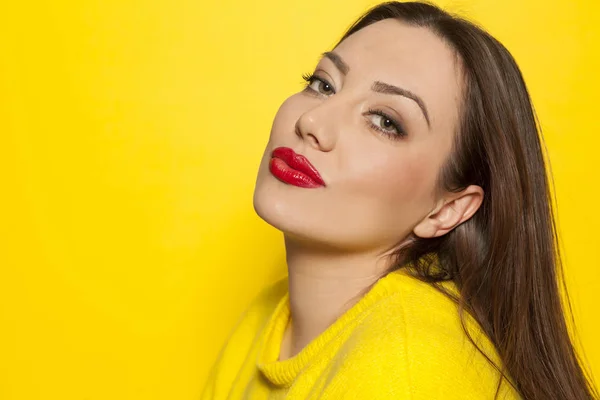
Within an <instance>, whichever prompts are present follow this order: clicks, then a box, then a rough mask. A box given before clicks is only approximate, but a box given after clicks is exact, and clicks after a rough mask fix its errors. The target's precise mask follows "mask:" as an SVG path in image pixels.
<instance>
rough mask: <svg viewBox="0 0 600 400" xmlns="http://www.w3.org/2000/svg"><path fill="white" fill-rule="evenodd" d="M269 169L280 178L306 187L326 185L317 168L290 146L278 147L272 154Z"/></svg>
mask: <svg viewBox="0 0 600 400" xmlns="http://www.w3.org/2000/svg"><path fill="white" fill-rule="evenodd" d="M271 156H272V158H271V161H270V162H269V169H270V171H271V173H272V174H273V175H275V177H277V178H278V179H279V180H281V181H283V182H285V183H289V184H291V185H295V186H300V187H304V188H315V187H320V186H325V182H324V181H323V179H322V178H321V175H319V172H318V171H317V169H316V168H315V167H314V166H313V165H312V164H311V163H310V162H309V161H308V160H307V159H306V157H304V156H303V155H301V154H296V152H295V151H294V150H292V149H291V148H289V147H277V148H276V149H275V150H273V153H272V154H271Z"/></svg>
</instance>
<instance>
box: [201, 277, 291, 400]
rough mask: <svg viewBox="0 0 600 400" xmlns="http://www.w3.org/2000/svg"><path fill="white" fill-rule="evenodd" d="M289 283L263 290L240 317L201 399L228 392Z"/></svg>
mask: <svg viewBox="0 0 600 400" xmlns="http://www.w3.org/2000/svg"><path fill="white" fill-rule="evenodd" d="M287 281H288V279H287V277H285V278H281V279H279V280H277V281H276V282H274V283H272V284H270V285H268V286H267V287H265V288H263V289H262V290H261V291H260V292H259V293H258V294H257V295H256V296H255V297H254V298H253V299H252V301H251V302H250V304H249V305H248V306H247V307H246V308H245V310H244V311H243V312H242V313H241V315H240V316H239V317H238V319H237V321H236V323H235V325H234V327H233V329H231V331H230V333H229V335H228V336H227V338H226V339H225V341H224V344H222V345H221V349H220V351H219V354H218V355H217V359H216V360H215V361H214V362H213V364H212V367H211V369H210V371H209V376H208V378H207V381H206V383H205V385H204V389H203V392H202V396H201V399H212V398H216V397H217V395H220V394H223V395H225V393H227V391H228V390H229V387H230V385H231V382H232V381H233V379H234V377H235V375H236V374H237V373H238V370H239V368H240V366H241V365H242V363H243V362H244V359H245V357H246V356H247V354H248V351H249V350H250V349H251V348H252V345H253V343H254V342H255V341H256V338H257V335H259V334H260V331H261V329H262V327H263V326H264V325H265V324H266V323H267V322H268V320H269V318H270V316H271V315H272V313H273V310H274V309H275V307H276V306H277V304H279V301H280V300H281V299H282V298H283V296H284V295H285V293H286V292H287V288H288V285H287Z"/></svg>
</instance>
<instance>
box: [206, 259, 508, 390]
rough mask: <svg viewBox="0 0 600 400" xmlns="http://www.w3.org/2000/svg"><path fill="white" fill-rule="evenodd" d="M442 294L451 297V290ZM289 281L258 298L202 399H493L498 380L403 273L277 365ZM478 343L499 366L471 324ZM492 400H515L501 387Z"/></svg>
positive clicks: (440, 298)
mask: <svg viewBox="0 0 600 400" xmlns="http://www.w3.org/2000/svg"><path fill="white" fill-rule="evenodd" d="M444 286H445V287H446V288H448V289H450V290H451V291H453V292H454V293H457V291H456V290H457V289H456V287H455V286H454V285H453V284H452V283H451V282H446V283H444ZM288 296H289V293H288V286H287V278H284V279H282V280H280V281H278V282H277V283H275V284H274V285H272V286H270V287H268V288H267V289H265V290H263V292H262V293H261V294H260V295H259V296H257V297H256V299H255V300H254V301H253V303H252V304H251V305H250V307H249V308H248V309H247V310H246V312H245V313H244V314H243V315H242V317H241V318H240V320H239V321H238V323H237V325H236V327H235V329H234V330H233V332H232V333H231V334H230V336H229V338H228V339H227V341H226V343H225V345H224V346H223V348H222V349H221V352H220V354H219V357H218V359H217V361H216V363H215V364H214V366H213V367H212V370H211V373H210V376H209V378H208V381H207V384H206V386H205V388H204V392H203V394H202V396H201V400H225V399H228V400H237V399H245V400H259V399H260V400H262V399H270V400H276V399H290V400H295V399H298V400H299V399H302V400H305V399H322V400H339V399H365V400H378V399H381V400H384V399H418V400H425V399H427V400H431V399H446V400H452V399H456V400H458V399H461V400H469V399H477V400H479V399H493V398H494V394H495V392H496V387H497V384H498V378H499V376H500V374H499V373H498V372H497V371H496V370H495V369H494V367H493V366H492V365H491V364H489V362H488V361H487V360H486V359H485V358H484V356H483V355H481V353H479V352H478V351H477V349H476V348H475V347H474V346H473V344H472V343H471V342H469V341H468V339H467V337H466V334H465V333H464V331H463V330H462V327H461V324H460V319H459V317H458V308H457V306H456V305H455V303H453V302H452V301H451V300H450V299H448V298H447V297H445V296H444V295H443V294H442V293H440V292H438V291H437V290H436V289H435V288H433V287H431V286H430V285H429V284H427V283H424V282H421V281H419V280H418V279H416V278H414V277H411V276H410V275H408V273H407V272H405V271H404V270H400V271H395V272H392V273H390V274H388V275H386V276H385V277H384V278H382V279H380V280H379V281H378V282H377V283H376V284H375V285H374V286H373V287H372V288H371V290H370V291H369V292H367V294H366V295H364V296H363V297H362V298H361V299H360V300H359V301H358V302H357V303H356V304H355V305H354V306H353V307H352V308H350V309H349V310H348V311H346V312H345V313H344V314H343V315H342V316H341V317H340V318H338V319H337V320H336V321H335V322H334V323H333V324H332V325H330V326H329V327H328V328H327V329H326V330H325V331H324V332H323V333H321V334H320V335H319V336H318V337H316V338H315V339H313V340H312V342H310V343H309V344H308V345H307V346H306V347H304V349H302V351H300V353H298V354H296V355H295V356H293V357H292V358H289V359H286V360H283V361H278V360H279V350H280V346H281V342H282V339H283V334H284V331H285V328H286V326H287V324H288V321H289V318H290V308H289V297H288ZM467 327H468V328H469V333H471V335H472V336H473V339H474V340H475V341H476V343H477V344H478V345H479V346H480V347H481V348H482V349H483V350H484V351H485V352H486V354H487V355H488V356H489V357H490V358H491V359H492V360H494V361H495V362H496V363H497V365H498V366H500V367H501V365H502V364H501V363H500V362H499V358H498V355H497V353H496V351H495V348H494V346H493V345H492V344H491V342H490V341H489V340H488V339H487V337H485V336H484V335H483V334H482V331H481V328H480V327H479V325H478V324H477V323H476V322H475V320H474V319H472V318H471V317H470V316H469V315H467ZM498 399H520V397H519V396H518V395H517V394H516V392H515V391H514V389H512V387H511V386H510V384H508V383H507V382H506V381H503V383H502V386H501V390H500V394H499V396H498Z"/></svg>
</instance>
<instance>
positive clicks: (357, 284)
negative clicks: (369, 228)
mask: <svg viewBox="0 0 600 400" xmlns="http://www.w3.org/2000/svg"><path fill="white" fill-rule="evenodd" d="M285 247H286V261H287V266H288V284H289V298H290V312H291V322H290V324H289V325H288V327H287V329H286V332H285V334H284V339H283V342H282V345H281V354H280V359H282V360H283V359H286V358H289V357H292V356H294V355H296V354H297V353H299V352H300V351H301V350H302V349H303V348H304V347H305V346H306V345H307V344H308V343H310V342H311V341H312V340H313V339H314V338H316V337H317V336H318V335H319V334H321V333H322V332H324V331H325V330H326V329H327V328H328V327H329V326H330V325H331V324H332V323H333V322H335V320H336V319H337V318H339V317H340V316H341V315H342V314H344V312H346V311H347V310H348V309H350V308H351V307H352V306H353V305H354V304H356V303H357V302H358V301H359V300H360V299H361V298H362V296H363V295H364V294H365V293H366V292H367V291H368V290H369V289H370V288H371V286H372V285H373V284H375V283H376V282H377V280H378V279H379V278H380V277H381V276H382V275H383V274H384V271H385V269H386V268H387V267H389V265H388V264H387V263H386V260H385V257H382V256H381V254H380V252H377V251H363V252H349V251H346V252H338V251H335V250H329V249H323V248H316V247H315V246H311V245H310V244H307V243H305V242H301V241H298V240H295V239H292V238H290V237H289V236H287V235H286V236H285Z"/></svg>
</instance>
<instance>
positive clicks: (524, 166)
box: [338, 2, 600, 400]
mask: <svg viewBox="0 0 600 400" xmlns="http://www.w3.org/2000/svg"><path fill="white" fill-rule="evenodd" d="M388 18H394V19H397V20H400V21H402V22H404V23H408V24H410V25H413V26H420V27H425V28H428V29H430V30H431V31H432V32H434V33H435V34H437V35H438V36H439V37H440V38H441V39H442V40H444V41H445V42H446V43H448V44H449V45H450V46H451V47H452V48H453V49H454V51H455V52H456V53H457V55H458V56H459V58H460V61H461V66H462V68H461V69H462V73H463V77H464V82H465V84H464V89H463V98H462V102H461V105H460V107H461V113H460V114H461V119H460V123H459V126H458V128H457V132H456V135H455V141H454V146H453V149H452V151H451V155H450V156H449V157H448V159H447V160H446V163H445V164H444V166H443V167H442V168H441V170H440V172H439V176H438V181H437V183H438V189H439V190H440V191H442V190H446V191H455V192H456V191H460V190H462V189H464V188H466V187H467V186H468V185H471V184H475V185H479V186H481V187H482V188H483V190H484V192H485V195H484V200H483V203H482V204H481V207H480V208H479V210H478V211H477V212H476V213H475V214H474V216H473V217H471V218H470V219H469V220H467V221H465V222H464V223H462V224H460V225H459V226H457V227H456V228H455V229H453V230H452V231H450V232H449V233H447V234H445V235H443V236H441V237H436V238H427V239H424V238H419V237H414V236H413V237H412V238H411V239H412V240H411V242H410V244H409V245H408V246H404V247H401V248H400V249H398V250H396V252H395V253H394V256H395V260H396V262H395V263H394V267H393V269H399V268H403V267H407V266H411V267H413V268H412V270H413V271H414V275H415V276H416V277H417V278H418V279H421V280H423V281H426V282H429V283H431V284H432V285H433V286H434V287H436V288H437V289H438V290H440V291H442V292H443V293H444V294H446V295H448V296H449V297H451V298H452V299H453V301H455V302H456V303H458V306H459V307H458V309H459V314H460V319H461V323H462V326H463V329H464V330H465V333H466V334H467V336H468V338H469V340H470V341H471V342H472V343H473V344H475V342H474V341H473V339H472V337H471V335H470V334H469V332H468V330H467V329H466V328H465V320H464V315H463V312H464V310H466V311H467V312H468V313H469V314H471V315H472V316H473V317H474V318H475V319H476V320H477V321H478V322H479V324H480V325H481V327H482V329H483V331H484V332H485V334H486V335H487V336H488V337H489V338H490V339H491V341H492V343H493V344H494V345H495V346H496V348H497V350H498V354H499V356H500V358H501V360H502V370H501V369H500V368H499V367H498V366H497V365H496V364H495V363H494V362H493V361H492V360H491V359H490V358H489V357H488V356H487V355H486V354H485V353H484V352H483V351H482V350H481V349H480V348H479V346H477V344H475V346H476V347H477V348H478V349H479V351H481V352H482V353H483V355H484V356H485V357H486V358H487V359H488V361H489V362H490V363H492V364H493V366H494V367H495V368H496V369H497V370H498V371H500V379H499V382H498V388H497V391H496V396H495V398H497V396H498V393H499V389H500V386H501V384H502V380H503V379H506V380H507V381H508V382H509V383H510V384H511V385H512V386H513V387H514V388H515V389H516V390H517V391H518V392H519V393H520V395H521V396H522V397H523V398H524V399H544V400H548V399H561V400H565V399H573V400H575V399H581V400H583V399H593V398H596V399H598V398H600V397H599V396H598V392H597V391H596V389H595V388H594V386H593V384H592V378H591V376H589V375H588V372H587V371H586V372H585V373H584V370H583V369H582V367H581V365H580V358H579V354H577V352H576V351H575V349H574V346H573V344H572V341H571V337H570V336H569V331H568V327H567V324H566V319H565V310H564V309H563V305H562V303H561V296H560V288H561V285H560V283H562V289H563V292H564V294H565V295H566V303H567V304H568V306H569V311H570V315H571V321H572V322H573V326H575V324H574V320H573V314H572V309H571V304H570V299H569V295H568V292H567V287H566V284H565V280H564V271H563V268H562V263H561V256H560V250H559V244H558V234H557V230H556V224H555V221H554V214H553V212H554V207H555V206H554V205H553V202H552V196H551V191H550V184H549V177H548V176H547V174H546V172H547V170H546V168H547V167H548V168H549V164H548V165H547V164H546V163H547V161H545V159H544V155H545V153H543V152H542V144H543V140H542V137H541V132H540V130H539V123H538V121H537V117H536V115H535V112H534V109H533V106H532V103H531V99H530V96H529V93H528V90H527V87H526V85H525V82H524V80H523V76H522V75H521V72H520V70H519V67H518V66H517V63H516V62H515V60H514V58H513V57H512V56H511V54H510V53H509V51H508V50H507V49H506V48H505V47H504V46H503V45H502V44H501V43H500V42H498V41H497V40H496V39H494V38H493V37H492V36H491V35H490V34H489V33H487V32H486V31H485V30H484V29H482V28H481V27H479V26H477V25H476V24H474V23H473V22H470V21H468V20H466V19H464V18H462V17H460V16H457V15H454V14H450V13H448V12H446V11H444V10H442V9H440V8H439V7H437V6H435V5H433V4H430V3H423V2H407V3H400V2H388V3H383V4H380V5H378V6H376V7H373V8H372V9H370V10H369V11H367V12H366V13H365V14H364V15H363V16H362V17H360V18H359V19H358V20H357V21H356V22H355V23H354V24H353V25H352V26H351V27H350V28H349V29H348V31H347V32H346V33H345V34H344V35H343V37H342V38H341V39H340V41H339V42H341V41H342V40H344V39H345V38H347V37H348V36H350V35H351V34H353V33H354V32H356V31H358V30H360V29H362V28H364V27H366V26H368V25H370V24H372V23H375V22H377V21H380V20H383V19H388ZM339 42H338V44H339ZM549 175H550V177H551V174H549ZM559 278H560V280H559ZM448 280H452V281H453V282H454V283H455V284H456V286H457V287H458V288H459V291H460V296H458V297H455V296H454V295H452V294H451V293H449V292H448V291H446V290H445V289H444V288H443V287H442V286H441V285H438V284H437V283H438V282H442V281H448ZM593 396H595V397H593Z"/></svg>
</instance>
